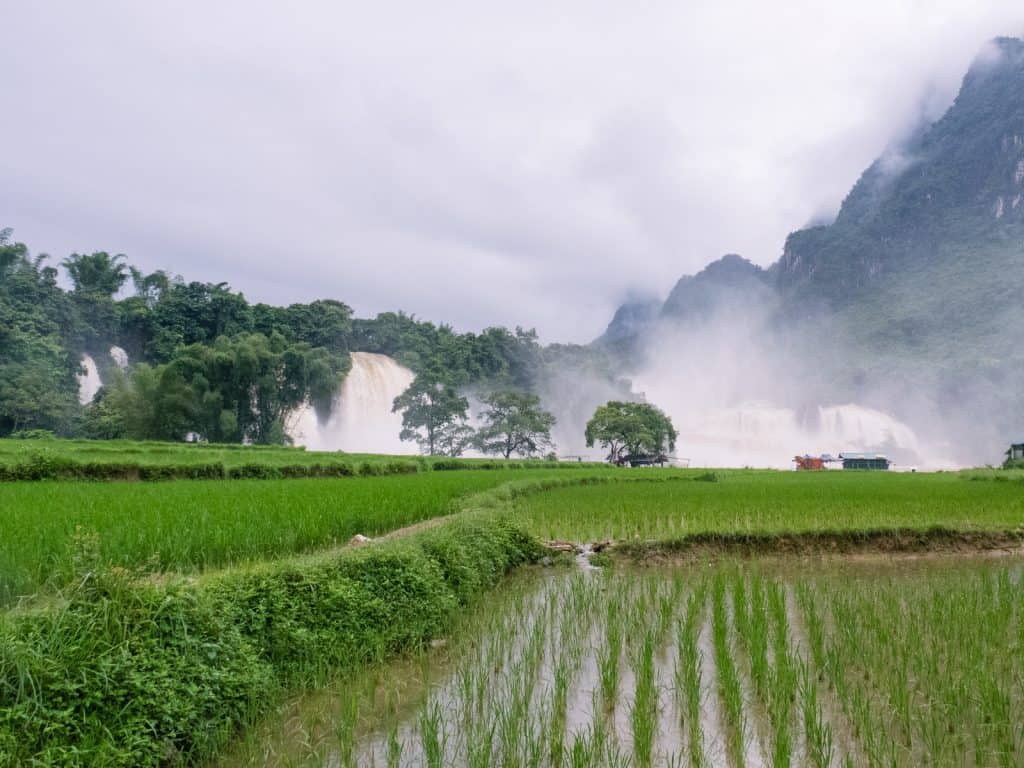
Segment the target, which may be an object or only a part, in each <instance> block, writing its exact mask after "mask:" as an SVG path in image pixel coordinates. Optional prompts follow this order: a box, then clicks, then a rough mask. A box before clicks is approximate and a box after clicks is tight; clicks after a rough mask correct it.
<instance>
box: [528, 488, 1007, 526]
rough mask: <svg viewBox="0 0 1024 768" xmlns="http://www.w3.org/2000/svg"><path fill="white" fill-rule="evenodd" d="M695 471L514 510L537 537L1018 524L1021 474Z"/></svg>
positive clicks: (548, 496)
mask: <svg viewBox="0 0 1024 768" xmlns="http://www.w3.org/2000/svg"><path fill="white" fill-rule="evenodd" d="M1018 477H1019V479H1018ZM972 478H979V479H977V480H973V479H972ZM691 479H692V480H694V481H695V482H681V483H642V482H640V483H616V484H612V485H607V486H592V487H581V488H556V489H553V490H551V491H549V492H547V493H543V494H537V495H532V496H525V497H523V498H521V499H519V500H518V501H517V503H516V514H517V515H518V516H519V517H520V518H521V519H523V520H524V521H525V522H526V523H527V525H528V526H529V527H530V529H531V530H533V531H534V532H535V533H536V534H537V535H539V536H542V537H545V538H549V539H563V540H569V541H577V542H583V541H602V540H605V539H613V540H616V541H627V542H628V541H632V540H637V539H639V540H657V541H661V542H666V541H672V540H679V539H685V538H686V537H688V536H707V535H712V536H713V535H722V536H774V535H779V534H789V533H796V534H800V533H820V532H839V533H843V532H847V533H855V532H865V531H875V530H887V529H890V530H892V529H910V530H928V529H933V528H936V527H942V528H947V529H950V530H956V531H964V532H971V531H1012V530H1021V531H1022V532H1024V473H987V474H985V473H973V474H960V473H929V474H896V473H882V472H767V471H747V472H744V471H731V472H729V471H726V472H722V471H717V472H715V473H702V474H694V475H691Z"/></svg>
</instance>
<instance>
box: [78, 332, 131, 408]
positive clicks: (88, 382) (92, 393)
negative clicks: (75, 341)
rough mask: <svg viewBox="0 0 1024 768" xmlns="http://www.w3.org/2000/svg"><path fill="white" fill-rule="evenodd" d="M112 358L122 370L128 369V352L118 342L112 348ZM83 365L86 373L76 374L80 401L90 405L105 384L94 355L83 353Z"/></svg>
mask: <svg viewBox="0 0 1024 768" xmlns="http://www.w3.org/2000/svg"><path fill="white" fill-rule="evenodd" d="M109 354H110V359H111V360H112V361H113V362H114V365H116V366H117V367H118V368H120V369H121V370H122V371H127V370H128V353H127V352H125V351H124V349H123V348H121V347H119V346H117V345H116V344H115V345H114V346H112V347H111V348H110V352H109ZM81 363H82V367H83V368H84V369H85V373H80V374H78V375H77V376H75V379H76V380H77V381H78V402H80V403H81V404H82V405H88V404H89V403H91V402H92V399H93V398H94V397H96V393H97V392H99V391H100V387H102V386H103V379H102V377H101V376H100V369H99V367H98V366H97V365H96V361H95V360H94V359H93V357H92V355H89V354H83V355H82V358H81Z"/></svg>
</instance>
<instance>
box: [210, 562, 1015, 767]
mask: <svg viewBox="0 0 1024 768" xmlns="http://www.w3.org/2000/svg"><path fill="white" fill-rule="evenodd" d="M1022 568H1024V560H1022V559H1021V558H1020V557H1017V556H1012V557H1009V556H1008V557H999V558H993V557H987V558H983V557H969V558H965V557H953V556H935V557H926V558H917V559H912V558H904V559H883V558H860V559H857V560H852V561H850V560H839V559H812V560H791V559H782V558H780V559H775V560H765V561H746V562H743V563H717V564H710V563H707V564H703V565H690V566H686V567H678V568H657V569H655V568H647V569H626V568H613V569H608V570H604V569H581V568H573V569H567V568H565V569H547V570H529V571H527V572H524V573H521V574H519V575H517V576H515V577H512V578H510V579H508V580H507V582H506V583H505V585H504V586H503V587H501V588H500V589H498V590H496V591H495V592H494V593H492V594H491V595H489V596H488V597H487V598H486V599H485V600H484V602H482V603H481V604H479V605H478V606H476V607H475V608H474V609H472V610H471V611H469V612H468V613H467V615H466V616H464V617H463V618H461V619H460V620H459V625H458V627H457V628H456V629H455V631H454V632H453V633H452V635H451V636H450V637H449V638H447V639H446V640H444V641H443V642H436V643H435V644H434V645H433V646H432V647H430V648H427V649H424V650H423V652H422V653H420V654H417V655H415V656H412V657H408V658H403V659H401V660H398V661H396V662H393V663H390V664H387V665H383V666H379V667H376V668H374V669H371V670H369V671H367V672H364V673H362V674H359V675H357V676H355V677H352V678H351V679H347V680H341V681H338V682H337V683H335V684H334V685H332V686H330V687H329V688H327V689H325V690H322V691H318V692H315V693H312V694H307V695H305V696H303V697H301V698H300V699H298V700H296V701H293V702H292V703H290V704H289V705H288V706H287V707H286V708H284V709H282V710H281V711H280V712H279V713H278V715H277V716H276V717H274V718H272V719H270V720H268V721H267V722H266V723H264V724H263V725H262V726H261V727H258V728H256V729H254V730H253V731H252V732H251V733H250V734H249V735H248V736H247V737H246V738H245V740H244V741H242V742H241V743H239V744H238V745H236V748H235V749H234V750H233V751H232V752H231V753H230V754H229V755H228V756H227V757H226V759H225V761H224V764H225V765H263V764H269V765H326V766H339V768H341V767H345V766H427V767H428V768H433V767H434V766H472V767H476V766H481V767H482V766H509V767H512V766H556V767H561V766H684V765H691V766H712V765H714V766H718V765H728V766H804V765H811V766H819V767H825V766H847V765H850V766H854V765H856V766H861V765H868V766H873V765H879V766H881V765H885V766H916V765H923V764H933V765H934V764H938V765H967V764H971V765H993V766H1012V765H1020V764H1022V762H1024V739H1022V728H1021V725H1020V723H1022V722H1024V590H1022V589H1021V571H1022Z"/></svg>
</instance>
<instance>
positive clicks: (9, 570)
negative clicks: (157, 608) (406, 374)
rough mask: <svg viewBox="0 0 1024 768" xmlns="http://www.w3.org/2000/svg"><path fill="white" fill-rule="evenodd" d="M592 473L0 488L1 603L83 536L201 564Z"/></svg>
mask: <svg viewBox="0 0 1024 768" xmlns="http://www.w3.org/2000/svg"><path fill="white" fill-rule="evenodd" d="M587 473H592V472H591V471H589V470H579V471H573V472H569V471H564V470H563V471H556V472H553V473H544V472H539V471H531V472H522V471H495V472H470V471H454V472H441V473H434V472H431V473H424V474H417V475H408V476H395V477H372V478H369V477H368V478H347V479H344V480H329V479H320V480H290V481H272V480H238V481H188V482H186V481H172V482H167V483H159V484H146V483H132V484H124V483H119V484H94V483H67V482H42V483H14V484H0V603H5V602H6V603H9V602H10V601H11V600H13V599H15V598H16V597H18V596H22V595H28V594H32V593H34V592H37V591H38V590H40V589H43V588H46V587H53V586H57V587H59V586H63V585H64V584H66V583H67V582H68V580H69V579H70V578H71V575H72V573H73V570H74V557H75V555H76V552H77V551H78V550H79V548H80V547H81V543H82V539H83V537H87V538H89V539H90V540H94V543H95V547H96V548H97V552H98V556H99V562H100V563H101V564H103V565H116V566H119V567H124V568H131V569H135V568H139V567H144V568H146V569H147V570H150V571H167V570H170V571H185V572H196V571H203V570H206V569H210V568H216V567H221V566H225V565H230V564H238V563H242V562H246V561H251V560H255V559H259V558H266V557H278V556H283V555H289V554H295V553H301V552H309V551H313V550H317V549H323V548H327V547H331V546H334V545H337V544H339V543H344V542H347V541H348V540H349V538H351V537H352V536H353V535H354V534H356V533H361V534H363V535H365V536H371V537H372V536H377V535H379V534H382V533H386V532H387V531H391V530H394V529H395V528H399V527H402V526H407V525H410V524H413V523H417V522H420V521H422V520H426V519H429V518H432V517H437V516H438V515H443V514H446V513H448V512H450V511H451V510H452V509H453V506H452V505H453V504H454V503H455V501H456V500H457V499H459V498H462V497H465V496H466V495H468V494H472V493H477V492H480V491H484V490H487V489H490V488H494V487H496V486H498V485H501V484H503V483H508V482H509V481H511V480H514V479H517V478H528V479H529V480H530V481H531V482H536V483H541V482H543V481H544V479H545V478H549V477H550V478H551V479H552V480H554V481H559V482H561V481H566V480H570V479H571V478H572V477H575V476H577V475H580V474H587Z"/></svg>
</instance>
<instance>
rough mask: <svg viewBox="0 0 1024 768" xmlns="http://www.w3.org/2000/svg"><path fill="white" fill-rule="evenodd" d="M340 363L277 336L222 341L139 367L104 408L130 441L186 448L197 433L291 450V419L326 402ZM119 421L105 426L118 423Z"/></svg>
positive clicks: (323, 352) (114, 389) (107, 396)
mask: <svg viewBox="0 0 1024 768" xmlns="http://www.w3.org/2000/svg"><path fill="white" fill-rule="evenodd" d="M342 366H343V363H342V360H341V359H340V358H339V357H338V356H337V355H334V354H332V353H330V352H328V351H327V350H325V349H323V348H313V347H311V346H310V345H309V344H306V343H304V342H299V343H292V342H289V341H288V340H287V339H285V337H284V336H282V335H281V334H279V333H274V334H271V336H270V337H269V338H268V337H266V336H263V335H262V334H258V333H252V334H243V335H240V336H235V337H227V336H221V337H218V338H217V339H216V341H215V342H214V343H213V344H209V345H207V344H191V345H189V346H187V347H182V348H181V349H179V350H178V352H177V353H176V354H175V355H174V357H173V358H172V359H171V360H170V362H168V363H166V364H164V365H161V366H155V367H154V366H149V365H146V364H141V365H139V366H137V367H136V368H135V370H134V371H133V374H132V376H131V378H130V379H129V380H126V381H124V382H120V383H117V384H115V386H114V387H112V388H111V391H110V392H109V393H106V394H105V395H104V398H103V407H104V408H109V409H110V410H111V411H112V412H114V413H115V414H119V417H118V418H120V420H121V421H122V422H123V423H124V425H125V431H126V434H127V436H129V437H134V438H157V439H166V440H181V439H183V438H184V437H185V436H186V435H187V434H188V433H190V432H195V433H198V434H199V435H201V436H202V437H203V438H205V439H207V440H210V441H211V442H241V441H248V442H252V443H257V444H279V443H284V442H287V440H288V438H287V434H286V425H287V424H288V421H289V418H290V417H291V416H292V415H293V414H294V413H295V412H296V411H297V410H298V409H299V408H300V407H302V406H303V404H305V403H306V402H308V401H310V400H317V399H324V398H326V397H327V393H329V392H333V391H334V390H335V389H336V387H337V385H338V381H339V378H340V370H341V369H342ZM115 421H116V418H115V417H114V416H113V415H110V416H108V417H107V420H106V422H104V423H114V422H115Z"/></svg>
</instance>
